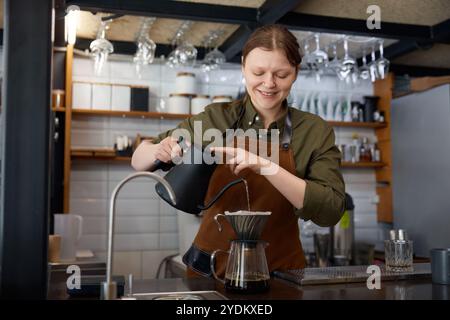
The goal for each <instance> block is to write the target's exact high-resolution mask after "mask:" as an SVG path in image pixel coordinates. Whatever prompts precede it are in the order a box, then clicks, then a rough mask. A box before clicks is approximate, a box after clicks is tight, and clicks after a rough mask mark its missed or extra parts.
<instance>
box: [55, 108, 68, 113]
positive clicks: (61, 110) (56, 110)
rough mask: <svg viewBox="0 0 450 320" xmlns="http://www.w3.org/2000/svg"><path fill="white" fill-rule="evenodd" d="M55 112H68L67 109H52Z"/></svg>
mask: <svg viewBox="0 0 450 320" xmlns="http://www.w3.org/2000/svg"><path fill="white" fill-rule="evenodd" d="M52 111H54V112H66V108H52Z"/></svg>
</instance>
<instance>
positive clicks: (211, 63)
mask: <svg viewBox="0 0 450 320" xmlns="http://www.w3.org/2000/svg"><path fill="white" fill-rule="evenodd" d="M225 61H226V58H225V55H224V54H223V53H222V52H221V51H220V50H219V49H217V47H215V48H214V49H213V50H212V51H210V52H208V53H207V54H206V55H205V58H204V59H203V63H202V68H203V69H204V70H205V71H211V70H215V69H217V68H219V66H220V65H221V64H224V63H225Z"/></svg>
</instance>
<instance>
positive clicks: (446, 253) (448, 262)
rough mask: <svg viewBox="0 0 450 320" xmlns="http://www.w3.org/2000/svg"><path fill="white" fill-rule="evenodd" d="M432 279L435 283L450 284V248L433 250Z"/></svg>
mask: <svg viewBox="0 0 450 320" xmlns="http://www.w3.org/2000/svg"><path fill="white" fill-rule="evenodd" d="M431 279H432V281H433V283H438V284H450V248H435V249H431Z"/></svg>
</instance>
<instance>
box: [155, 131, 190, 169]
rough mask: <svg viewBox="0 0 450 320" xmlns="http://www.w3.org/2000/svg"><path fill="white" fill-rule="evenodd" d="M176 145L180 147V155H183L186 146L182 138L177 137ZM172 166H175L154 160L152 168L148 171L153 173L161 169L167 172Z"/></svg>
mask: <svg viewBox="0 0 450 320" xmlns="http://www.w3.org/2000/svg"><path fill="white" fill-rule="evenodd" d="M177 143H178V144H179V145H180V147H181V155H183V153H184V149H186V148H187V144H186V142H185V141H184V139H183V136H180V137H178V141H177ZM174 166H175V163H173V162H172V161H170V162H164V161H161V160H159V159H156V160H155V161H154V162H153V166H152V168H151V169H150V171H151V172H153V171H156V170H158V169H161V170H162V171H169V170H170V169H171V168H172V167H174Z"/></svg>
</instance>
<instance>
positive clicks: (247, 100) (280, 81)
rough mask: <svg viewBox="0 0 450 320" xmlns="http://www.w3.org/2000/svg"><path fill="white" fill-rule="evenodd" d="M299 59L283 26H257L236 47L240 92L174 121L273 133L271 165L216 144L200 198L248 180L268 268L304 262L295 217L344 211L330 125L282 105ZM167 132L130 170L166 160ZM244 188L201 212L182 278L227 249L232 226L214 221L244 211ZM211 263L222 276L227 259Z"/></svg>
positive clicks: (328, 216) (203, 271) (204, 269)
mask: <svg viewBox="0 0 450 320" xmlns="http://www.w3.org/2000/svg"><path fill="white" fill-rule="evenodd" d="M300 62H301V57H300V54H299V45H298V42H297V40H296V38H295V37H294V36H293V35H292V33H290V32H289V31H288V30H287V29H286V28H284V27H282V26H279V25H268V26H263V27H260V28H258V29H257V30H256V31H254V33H253V34H252V35H251V36H250V38H249V39H248V41H247V42H246V44H245V45H244V48H243V50H242V73H243V75H244V78H245V85H246V91H247V92H246V96H245V97H244V98H243V99H242V100H236V101H233V102H231V103H215V104H211V105H209V106H208V107H206V108H205V111H204V112H202V113H200V114H198V115H195V116H193V117H191V118H189V119H187V120H185V121H183V122H182V123H180V124H179V125H178V127H179V128H184V129H187V130H188V131H189V132H190V133H191V134H193V131H194V130H193V128H194V126H193V123H194V121H202V127H203V130H206V129H208V128H217V129H219V130H220V131H221V132H225V130H226V129H229V128H241V129H243V130H244V131H245V130H247V129H256V130H259V129H268V130H270V129H277V130H279V132H280V134H279V137H280V144H279V161H278V162H277V163H271V162H270V160H268V159H267V158H264V157H261V156H258V155H255V154H253V153H250V152H249V151H248V149H247V150H246V149H245V148H232V147H217V148H214V151H215V153H216V154H217V153H219V154H227V155H228V159H229V161H228V163H227V164H220V165H218V166H217V168H216V170H215V172H214V174H213V175H212V177H211V180H210V184H209V188H208V192H207V195H206V198H205V203H207V202H208V201H209V200H210V198H211V197H212V196H213V195H215V194H216V193H217V192H218V191H219V190H220V189H221V188H222V187H223V186H224V185H225V184H226V183H228V182H230V181H232V180H235V179H236V178H237V177H236V175H238V176H239V177H242V178H244V179H246V180H247V182H248V185H249V192H250V201H251V210H252V211H270V212H271V213H272V214H271V216H270V218H269V219H268V221H267V224H266V227H265V229H264V231H263V233H262V235H261V239H262V240H265V241H267V242H268V243H269V246H268V247H267V248H266V255H267V262H268V266H269V271H273V270H287V269H298V268H303V267H305V256H304V253H303V249H302V245H301V243H300V235H299V227H298V218H302V219H304V220H312V221H313V222H314V223H316V224H317V225H319V226H332V225H334V224H336V223H337V222H338V221H339V219H340V218H341V216H342V214H343V211H344V195H345V191H344V182H343V178H342V175H341V174H340V172H339V162H340V152H339V150H338V149H337V147H336V146H335V136H334V132H333V129H332V127H330V126H329V125H328V124H327V123H326V122H325V121H324V120H322V119H321V118H320V117H318V116H315V115H313V114H310V113H307V112H302V111H299V110H297V109H294V108H291V107H289V106H288V105H287V102H286V97H287V96H288V94H289V92H290V90H291V86H292V84H293V83H294V81H295V80H296V78H297V74H298V70H299V65H300ZM171 132H172V130H169V131H168V132H165V133H162V134H160V135H159V136H158V141H155V142H154V143H153V144H152V143H150V142H145V141H144V142H143V143H142V144H141V145H140V146H139V147H138V148H137V149H136V151H135V152H134V154H133V158H132V166H133V168H134V169H136V170H148V169H151V167H152V165H153V163H154V161H155V160H156V159H159V160H161V161H163V162H169V161H171V154H174V153H175V154H176V153H179V152H180V149H179V146H178V145H177V143H176V137H171ZM255 159H256V161H255ZM269 165H272V166H273V165H275V166H276V168H277V170H276V171H275V174H270V175H262V174H261V173H262V172H263V171H262V169H263V168H264V167H266V166H269ZM239 185H241V184H239ZM242 185H243V184H242ZM243 187H244V186H242V187H237V186H235V187H233V188H231V189H229V190H228V191H227V192H225V194H224V195H223V196H222V197H221V198H220V199H219V200H218V201H217V202H216V203H215V204H214V205H213V206H212V207H211V208H209V209H208V210H206V211H204V212H203V218H202V223H201V226H200V228H199V231H198V233H197V235H196V237H195V239H194V243H193V244H192V247H191V248H190V249H189V250H188V252H186V254H185V255H184V257H183V261H184V263H186V264H187V266H188V275H190V276H194V275H204V276H210V275H211V271H210V267H209V256H210V254H211V252H212V251H214V250H216V249H222V250H228V249H229V245H230V240H231V239H234V238H235V235H234V233H233V231H232V230H231V227H229V226H227V224H223V226H224V229H223V230H222V232H219V231H218V229H217V225H216V224H215V221H214V220H213V218H214V216H215V215H216V214H217V213H223V212H225V211H234V210H239V209H244V210H245V209H246V204H247V200H246V193H245V191H244V189H243ZM221 256H224V255H221ZM216 263H217V264H216V270H217V273H218V274H219V275H221V276H223V274H224V271H225V267H226V265H225V263H226V260H225V257H224V260H220V259H219V257H218V260H217V262H216Z"/></svg>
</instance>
